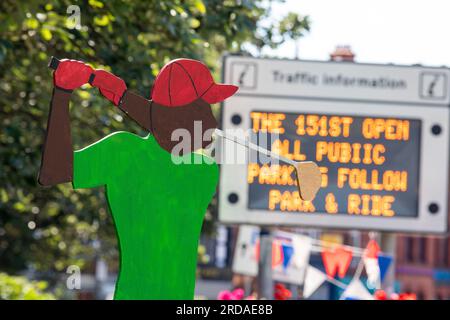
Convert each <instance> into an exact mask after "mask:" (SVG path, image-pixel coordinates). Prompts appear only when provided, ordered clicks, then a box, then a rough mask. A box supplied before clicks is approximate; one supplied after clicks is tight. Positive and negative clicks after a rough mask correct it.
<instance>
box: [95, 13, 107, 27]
mask: <svg viewBox="0 0 450 320" xmlns="http://www.w3.org/2000/svg"><path fill="white" fill-rule="evenodd" d="M109 22H110V19H109V17H108V15H106V14H105V15H103V16H101V17H94V24H96V25H98V26H100V27H105V26H107V25H108V24H109Z"/></svg>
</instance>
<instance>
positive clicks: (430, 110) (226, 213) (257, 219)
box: [219, 57, 450, 233]
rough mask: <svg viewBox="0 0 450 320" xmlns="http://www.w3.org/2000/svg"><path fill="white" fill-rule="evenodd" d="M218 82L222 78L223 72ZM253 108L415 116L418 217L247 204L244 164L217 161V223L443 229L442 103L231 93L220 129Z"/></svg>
mask: <svg viewBox="0 0 450 320" xmlns="http://www.w3.org/2000/svg"><path fill="white" fill-rule="evenodd" d="M233 59H237V57H233ZM245 59H248V58H245ZM255 61H258V62H261V60H260V59H258V60H256V59H255ZM267 62H269V61H267ZM269 63H270V62H269ZM226 65H227V59H225V68H226ZM402 68H404V67H402ZM225 70H226V69H225ZM224 82H227V75H226V74H225V77H224ZM253 110H259V111H268V112H275V111H277V112H291V113H302V112H304V113H311V112H315V113H319V114H337V115H339V114H342V115H350V116H351V115H353V116H371V117H397V118H407V119H419V120H421V121H422V130H421V146H420V176H419V201H418V211H419V212H418V216H417V217H412V218H408V217H392V218H383V217H372V216H350V215H345V214H336V215H332V214H327V213H318V212H316V213H300V212H299V213H287V212H279V211H268V210H254V209H248V198H247V197H248V184H247V166H246V165H245V164H235V165H230V164H222V165H221V172H220V189H219V219H220V221H221V222H223V223H245V224H255V225H272V226H283V225H284V226H300V227H320V228H326V229H365V230H381V231H400V232H420V233H439V232H445V231H446V230H447V218H448V192H449V184H448V166H449V140H450V133H449V120H450V108H449V107H448V106H442V105H440V106H430V105H426V106H421V105H418V104H412V105H402V104H398V103H374V102H361V101H359V102H356V101H342V100H339V101H331V100H329V99H327V100H323V101H322V100H319V99H307V98H292V97H282V98H280V97H277V96H273V97H270V96H264V97H258V95H257V94H255V95H251V96H250V95H247V94H246V95H239V94H237V95H236V96H235V97H233V98H231V99H228V100H226V102H224V104H223V108H222V128H223V129H225V130H226V129H237V128H243V129H248V128H250V112H251V111H253ZM235 115H239V116H240V117H241V118H242V122H241V123H240V124H239V125H237V126H236V125H234V124H233V123H232V121H231V118H232V117H233V116H235ZM436 124H438V125H440V126H441V128H442V132H441V134H439V135H433V134H432V132H431V127H432V126H433V125H436ZM232 193H234V194H237V195H238V201H237V202H236V203H230V201H229V200H228V198H229V195H230V194H232ZM431 203H436V204H438V206H439V211H438V212H437V213H431V212H430V211H429V205H430V204H431Z"/></svg>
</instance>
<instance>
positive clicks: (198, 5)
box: [194, 0, 206, 14]
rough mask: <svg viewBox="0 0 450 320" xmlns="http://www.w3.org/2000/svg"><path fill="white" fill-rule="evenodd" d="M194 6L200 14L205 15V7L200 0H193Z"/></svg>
mask: <svg viewBox="0 0 450 320" xmlns="http://www.w3.org/2000/svg"><path fill="white" fill-rule="evenodd" d="M194 5H195V8H197V10H198V11H199V12H200V13H201V14H205V13H206V7H205V4H204V3H203V1H202V0H195V3H194Z"/></svg>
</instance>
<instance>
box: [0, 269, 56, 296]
mask: <svg viewBox="0 0 450 320" xmlns="http://www.w3.org/2000/svg"><path fill="white" fill-rule="evenodd" d="M47 287H48V284H47V282H45V281H29V280H28V279H27V278H26V277H18V276H9V275H7V274H6V273H0V300H54V299H55V296H54V295H53V294H51V293H48V292H46V291H45V290H46V289H47Z"/></svg>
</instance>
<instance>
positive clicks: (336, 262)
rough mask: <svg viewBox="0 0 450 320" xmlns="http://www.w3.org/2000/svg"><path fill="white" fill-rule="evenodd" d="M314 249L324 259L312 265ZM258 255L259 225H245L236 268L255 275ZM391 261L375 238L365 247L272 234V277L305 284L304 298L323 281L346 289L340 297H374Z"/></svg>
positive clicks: (281, 233)
mask: <svg viewBox="0 0 450 320" xmlns="http://www.w3.org/2000/svg"><path fill="white" fill-rule="evenodd" d="M311 253H319V254H320V255H321V258H322V259H321V262H322V263H321V264H319V265H314V266H313V265H311V264H310V256H311ZM358 258H359V262H358V265H357V267H356V270H355V273H354V274H353V276H352V277H351V280H350V281H349V282H348V283H345V282H344V278H346V277H347V273H348V270H349V267H350V265H351V262H352V261H353V260H354V259H358ZM258 259H259V228H258V227H253V226H243V227H241V229H240V233H239V236H238V242H237V248H236V251H235V259H234V264H233V271H234V272H236V273H243V274H247V275H251V276H255V275H256V274H257V270H258V265H257V264H258ZM391 262H392V256H389V255H387V254H385V253H383V252H381V250H380V247H379V245H378V243H377V242H376V240H375V239H370V240H369V242H368V244H367V246H366V247H365V248H359V247H353V246H348V245H342V244H337V243H331V242H326V241H323V240H318V239H313V238H311V237H309V236H306V235H301V234H296V233H290V232H285V231H276V232H275V233H274V234H273V241H272V277H273V280H275V281H279V282H284V283H292V284H296V285H300V286H303V298H309V297H311V296H312V295H313V294H314V292H316V291H317V290H318V289H319V288H320V286H321V285H322V284H323V283H324V282H330V283H332V284H334V285H336V286H337V287H339V288H340V289H342V290H343V293H342V295H341V297H340V299H358V300H373V299H374V295H372V294H371V293H370V290H372V289H380V287H381V283H382V282H383V280H384V278H385V275H386V273H387V271H388V269H389V266H390V265H391ZM316 264H317V263H316ZM363 271H365V274H366V275H367V279H364V280H362V279H361V275H362V273H363ZM346 280H347V278H346ZM347 281H348V280H347ZM347 281H346V282H347Z"/></svg>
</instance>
